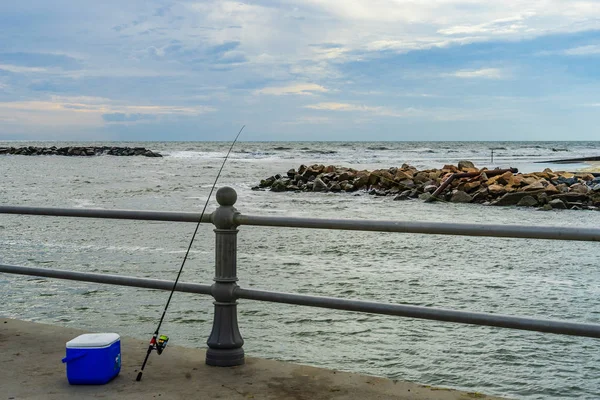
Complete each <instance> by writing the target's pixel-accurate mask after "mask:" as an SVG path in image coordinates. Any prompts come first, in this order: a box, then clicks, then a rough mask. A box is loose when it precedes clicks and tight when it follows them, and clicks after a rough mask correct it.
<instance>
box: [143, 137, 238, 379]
mask: <svg viewBox="0 0 600 400" xmlns="http://www.w3.org/2000/svg"><path fill="white" fill-rule="evenodd" d="M245 127H246V125H243V126H242V128H241V129H240V131H239V132H238V134H237V135H236V137H235V139H234V140H233V142H232V143H231V146H229V151H227V154H226V155H225V159H224V160H223V164H221V168H220V169H219V172H217V176H216V178H215V182H214V183H213V185H212V187H211V188H210V193H209V194H208V197H207V198H206V202H205V203H204V208H203V209H202V213H201V214H200V219H199V220H198V223H197V224H196V229H195V230H194V234H193V235H192V240H190V244H189V246H188V248H187V251H186V252H185V256H184V257H183V261H182V262H181V267H180V268H179V272H178V273H177V278H176V279H175V282H174V283H173V288H172V289H171V293H170V294H169V299H168V300H167V304H166V305H165V309H164V310H163V312H162V316H161V317H160V321H159V322H158V326H157V327H156V331H154V334H153V335H152V339H150V345H149V346H148V351H147V352H146V358H144V362H143V363H142V368H141V369H140V372H139V373H138V375H137V378H135V380H136V381H138V382H139V381H141V380H142V374H143V372H144V367H145V366H146V362H147V361H148V357H150V353H152V350H156V352H157V353H158V354H161V353H162V352H163V350H164V348H165V347H166V346H167V342H168V341H169V338H168V337H167V336H165V335H160V336H159V331H160V327H161V325H162V323H163V321H164V319H165V315H166V314H167V309H168V308H169V304H171V299H172V298H173V293H175V288H176V287H177V282H179V277H180V276H181V273H182V272H183V267H184V265H185V262H186V261H187V258H188V255H189V254H190V250H191V248H192V244H193V243H194V239H195V238H196V234H197V233H198V228H200V223H201V222H202V218H203V217H204V212H205V211H206V207H207V206H208V202H209V201H210V196H212V193H213V190H215V186H217V182H218V181H219V177H220V176H221V172H222V171H223V168H224V167H225V163H226V162H227V159H228V158H229V154H230V153H231V150H232V149H233V146H235V143H236V142H237V140H238V138H239V137H240V134H241V133H242V131H243V130H244V128H245Z"/></svg>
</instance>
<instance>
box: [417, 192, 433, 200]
mask: <svg viewBox="0 0 600 400" xmlns="http://www.w3.org/2000/svg"><path fill="white" fill-rule="evenodd" d="M430 199H431V200H434V199H435V198H434V197H433V196H432V195H431V193H421V194H420V195H419V200H424V201H430Z"/></svg>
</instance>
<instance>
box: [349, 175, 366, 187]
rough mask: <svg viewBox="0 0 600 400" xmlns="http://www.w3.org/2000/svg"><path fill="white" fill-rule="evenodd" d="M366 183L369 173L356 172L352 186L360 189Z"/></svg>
mask: <svg viewBox="0 0 600 400" xmlns="http://www.w3.org/2000/svg"><path fill="white" fill-rule="evenodd" d="M368 183H369V174H368V173H365V172H359V173H358V174H356V179H354V182H353V183H352V184H353V185H354V187H356V188H358V189H360V188H362V187H364V186H367V184H368Z"/></svg>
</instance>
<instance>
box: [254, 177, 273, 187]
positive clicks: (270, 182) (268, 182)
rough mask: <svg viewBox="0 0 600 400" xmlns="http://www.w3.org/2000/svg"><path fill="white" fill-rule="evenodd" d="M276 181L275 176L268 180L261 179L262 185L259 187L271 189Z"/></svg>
mask: <svg viewBox="0 0 600 400" xmlns="http://www.w3.org/2000/svg"><path fill="white" fill-rule="evenodd" d="M275 181H276V179H275V177H274V176H271V177H268V178H267V179H261V181H260V184H259V185H258V186H259V187H261V188H266V187H270V186H271V185H273V182H275Z"/></svg>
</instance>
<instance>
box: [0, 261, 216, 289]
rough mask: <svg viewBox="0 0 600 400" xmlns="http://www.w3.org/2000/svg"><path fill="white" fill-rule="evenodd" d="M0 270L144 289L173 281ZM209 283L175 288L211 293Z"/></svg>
mask: <svg viewBox="0 0 600 400" xmlns="http://www.w3.org/2000/svg"><path fill="white" fill-rule="evenodd" d="M0 272H5V273H8V274H19V275H32V276H43V277H46V278H57V279H68V280H72V281H82V282H95V283H106V284H109V285H120V286H132V287H140V288H146V289H160V290H171V289H173V283H174V282H171V281H165V280H161V279H149V278H136V277H134V276H122V275H108V274H94V273H91V272H77V271H67V270H64V269H49V268H36V267H22V266H17V265H5V264H0ZM210 288H211V287H210V285H201V284H197V283H183V282H178V283H177V287H176V288H175V290H176V291H178V292H187V293H199V294H211V291H210Z"/></svg>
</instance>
